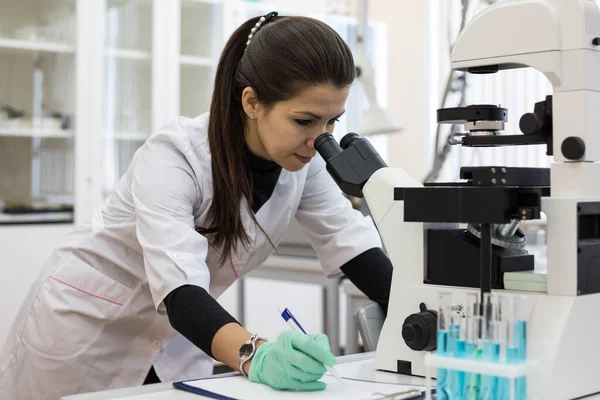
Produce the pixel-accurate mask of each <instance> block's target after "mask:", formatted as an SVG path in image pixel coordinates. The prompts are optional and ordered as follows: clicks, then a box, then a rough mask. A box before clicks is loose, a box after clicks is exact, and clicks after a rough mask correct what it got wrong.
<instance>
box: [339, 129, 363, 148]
mask: <svg viewBox="0 0 600 400" xmlns="http://www.w3.org/2000/svg"><path fill="white" fill-rule="evenodd" d="M357 139H360V137H359V136H358V135H357V134H356V133H353V132H350V133H348V134H346V135H345V136H344V137H343V138H342V140H340V146H341V147H342V149H344V150H346V149H347V148H348V147H350V146H351V145H352V142H354V141H355V140H357Z"/></svg>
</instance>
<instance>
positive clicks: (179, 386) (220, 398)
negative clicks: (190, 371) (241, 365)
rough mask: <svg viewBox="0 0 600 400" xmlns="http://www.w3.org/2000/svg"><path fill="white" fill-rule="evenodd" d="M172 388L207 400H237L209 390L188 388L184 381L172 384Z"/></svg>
mask: <svg viewBox="0 0 600 400" xmlns="http://www.w3.org/2000/svg"><path fill="white" fill-rule="evenodd" d="M173 386H174V387H175V388H176V389H180V390H185V391H186V392H190V393H194V394H197V395H200V396H204V397H207V398H209V399H215V400H239V399H236V398H233V397H228V396H223V395H222V394H219V393H215V392H211V391H209V390H205V389H200V388H197V387H195V386H190V385H188V384H187V383H185V381H182V382H173Z"/></svg>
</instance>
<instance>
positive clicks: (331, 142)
mask: <svg viewBox="0 0 600 400" xmlns="http://www.w3.org/2000/svg"><path fill="white" fill-rule="evenodd" d="M314 146H315V150H317V151H318V152H319V154H320V155H321V157H323V160H325V161H326V162H327V161H329V160H331V159H332V158H333V157H335V156H337V155H339V154H341V153H342V151H343V150H342V148H341V147H340V145H339V144H338V142H336V141H335V138H334V137H333V135H332V134H331V133H328V132H325V133H323V134H321V135H319V137H317V138H316V139H315V144H314Z"/></svg>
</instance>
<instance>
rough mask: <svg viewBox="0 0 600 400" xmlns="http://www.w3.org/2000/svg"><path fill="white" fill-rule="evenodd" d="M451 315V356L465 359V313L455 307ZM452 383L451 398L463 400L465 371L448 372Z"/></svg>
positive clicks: (460, 308) (460, 307)
mask: <svg viewBox="0 0 600 400" xmlns="http://www.w3.org/2000/svg"><path fill="white" fill-rule="evenodd" d="M450 311H451V314H450V339H449V345H450V356H451V357H454V358H465V345H466V343H465V340H466V327H465V318H463V317H464V311H463V307H462V306H455V307H453V308H452V309H451V310H450ZM448 380H449V383H450V398H451V399H462V397H463V389H464V381H465V373H464V372H463V371H458V370H453V371H448Z"/></svg>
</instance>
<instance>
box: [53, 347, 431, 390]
mask: <svg viewBox="0 0 600 400" xmlns="http://www.w3.org/2000/svg"><path fill="white" fill-rule="evenodd" d="M336 369H337V370H338V372H339V373H340V374H341V375H342V376H344V377H348V378H357V379H367V380H375V381H378V382H392V383H402V384H407V385H425V379H423V378H417V377H411V376H406V375H399V374H393V373H389V372H381V371H375V353H374V352H371V353H361V354H353V355H349V356H342V357H338V365H337V366H336ZM199 398H201V397H200V396H199V395H197V394H192V393H188V392H185V391H181V390H178V389H175V388H173V385H172V384H170V383H159V384H155V385H147V386H140V387H135V388H126V389H117V390H109V391H104V392H96V393H90V394H80V395H74V396H67V397H62V398H61V400H196V399H199ZM324 398H326V397H324Z"/></svg>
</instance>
